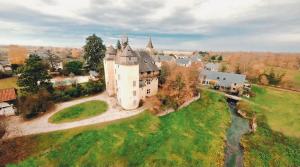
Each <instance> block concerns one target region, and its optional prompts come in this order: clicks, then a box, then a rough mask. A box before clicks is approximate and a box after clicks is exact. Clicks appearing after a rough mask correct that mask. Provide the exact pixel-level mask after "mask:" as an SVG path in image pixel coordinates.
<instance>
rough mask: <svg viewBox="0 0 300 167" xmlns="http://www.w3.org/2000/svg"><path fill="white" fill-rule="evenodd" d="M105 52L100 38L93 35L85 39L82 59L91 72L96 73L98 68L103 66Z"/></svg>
mask: <svg viewBox="0 0 300 167" xmlns="http://www.w3.org/2000/svg"><path fill="white" fill-rule="evenodd" d="M105 51H106V47H105V45H104V44H103V41H102V39H101V38H100V37H97V36H96V35H95V34H93V35H92V36H89V37H87V38H86V44H85V46H84V59H85V60H86V62H87V64H88V66H89V68H90V69H91V70H94V71H98V70H99V66H103V58H104V56H105ZM101 69H102V68H101ZM98 72H99V71H98Z"/></svg>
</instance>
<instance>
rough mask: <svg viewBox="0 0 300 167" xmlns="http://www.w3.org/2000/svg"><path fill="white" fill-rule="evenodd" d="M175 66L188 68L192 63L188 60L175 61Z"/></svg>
mask: <svg viewBox="0 0 300 167" xmlns="http://www.w3.org/2000/svg"><path fill="white" fill-rule="evenodd" d="M176 64H177V65H179V66H182V67H189V66H191V65H192V61H191V60H190V59H189V58H179V59H176Z"/></svg>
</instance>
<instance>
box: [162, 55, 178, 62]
mask: <svg viewBox="0 0 300 167" xmlns="http://www.w3.org/2000/svg"><path fill="white" fill-rule="evenodd" d="M158 59H159V60H160V61H173V60H175V58H174V57H172V56H169V55H160V56H159V57H158Z"/></svg>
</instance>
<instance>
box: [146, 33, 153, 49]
mask: <svg viewBox="0 0 300 167" xmlns="http://www.w3.org/2000/svg"><path fill="white" fill-rule="evenodd" d="M147 48H151V49H153V48H154V47H153V44H152V40H151V36H150V37H149V41H148V44H147Z"/></svg>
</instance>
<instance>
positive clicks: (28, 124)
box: [5, 93, 145, 138]
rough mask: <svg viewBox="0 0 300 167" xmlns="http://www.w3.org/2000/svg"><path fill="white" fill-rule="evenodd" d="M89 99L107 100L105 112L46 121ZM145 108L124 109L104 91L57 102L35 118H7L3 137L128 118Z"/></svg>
mask: <svg viewBox="0 0 300 167" xmlns="http://www.w3.org/2000/svg"><path fill="white" fill-rule="evenodd" d="M91 100H102V101H105V102H107V104H108V106H109V107H108V109H107V111H106V112H104V113H102V114H100V115H98V116H95V117H92V118H87V119H84V120H80V121H75V122H68V123H61V124H52V123H49V122H48V119H49V118H50V117H51V116H52V115H53V114H55V113H57V112H59V111H60V110H62V109H64V108H67V107H70V106H73V105H75V104H79V103H83V102H87V101H91ZM144 109H145V108H138V109H136V110H131V111H125V110H122V109H121V108H120V107H119V106H117V105H116V100H115V98H113V97H108V96H107V94H106V93H102V94H99V95H96V96H91V97H86V98H81V99H76V100H73V101H69V102H64V103H59V104H57V105H56V108H55V110H54V111H52V112H49V113H46V114H45V115H43V116H41V117H39V118H36V119H34V120H31V121H23V120H22V119H21V118H20V117H19V116H14V117H11V118H10V119H9V123H8V133H7V134H6V135H5V138H13V137H18V136H25V135H32V134H39V133H45V132H52V131H57V130H64V129H70V128H74V127H80V126H86V125H92V124H97V123H103V122H109V121H113V120H118V119H122V118H128V117H131V116H134V115H137V114H139V113H141V112H143V111H144Z"/></svg>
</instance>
